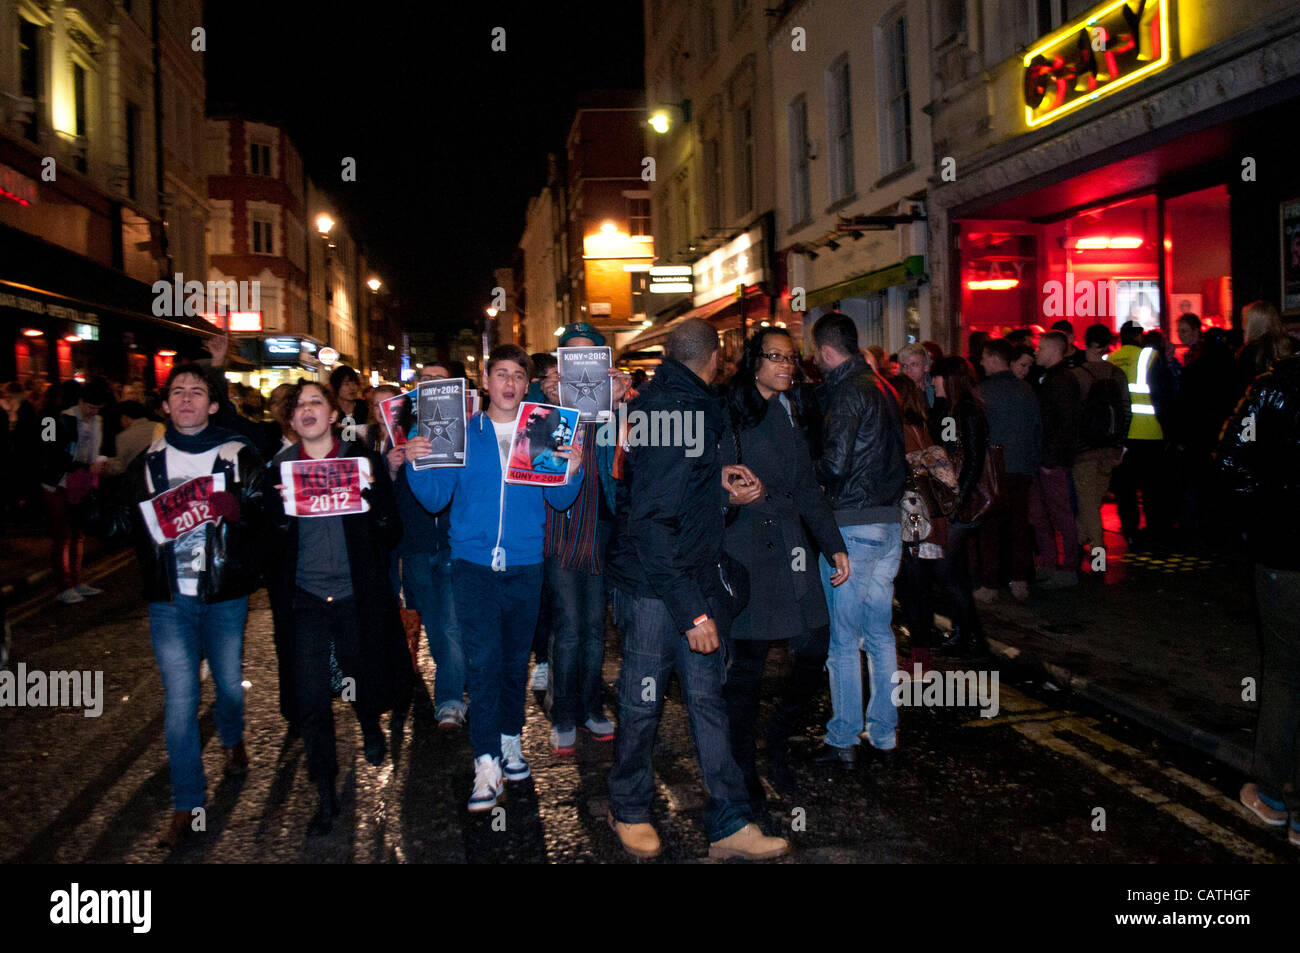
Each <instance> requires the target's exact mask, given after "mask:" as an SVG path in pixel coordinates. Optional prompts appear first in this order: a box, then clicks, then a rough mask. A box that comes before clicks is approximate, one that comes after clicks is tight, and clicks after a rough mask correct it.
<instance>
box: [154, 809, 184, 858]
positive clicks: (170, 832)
mask: <svg viewBox="0 0 1300 953" xmlns="http://www.w3.org/2000/svg"><path fill="white" fill-rule="evenodd" d="M189 832H190V812H189V811H172V819H171V823H170V824H168V825H167V830H165V831H163V835H162V837H160V838H158V846H159V847H169V848H172V849H175V848H177V847H179V846H180V843H181V841H183V840H185V836H186V835H187V834H189Z"/></svg>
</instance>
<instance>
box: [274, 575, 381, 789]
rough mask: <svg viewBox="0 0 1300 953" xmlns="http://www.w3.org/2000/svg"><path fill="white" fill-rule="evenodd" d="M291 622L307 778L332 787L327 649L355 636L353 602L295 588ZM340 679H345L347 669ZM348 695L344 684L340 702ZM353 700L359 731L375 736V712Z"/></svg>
mask: <svg viewBox="0 0 1300 953" xmlns="http://www.w3.org/2000/svg"><path fill="white" fill-rule="evenodd" d="M293 621H294V639H293V671H294V685H295V687H296V688H297V691H296V693H295V694H296V697H297V703H298V719H299V724H300V726H301V729H302V743H303V748H304V749H305V750H306V752H307V774H308V777H310V778H311V779H312V780H313V781H315V782H316V784H318V785H325V784H333V782H334V777H335V775H337V774H338V773H339V762H338V754H337V752H336V751H335V747H334V706H333V701H334V699H333V694H332V693H331V692H330V646H331V645H332V644H334V643H337V642H344V641H346V640H347V639H349V638H351V637H352V633H354V632H355V631H356V629H357V601H356V599H355V598H352V597H350V596H349V597H348V598H346V599H334V600H331V601H326V600H325V599H322V598H321V597H320V596H317V595H313V594H312V593H310V592H307V591H305V590H303V589H298V588H296V587H295V589H294V592H293ZM340 662H342V659H340ZM343 675H344V678H345V679H346V678H347V675H348V672H347V670H346V667H345V668H344V672H343ZM355 687H356V686H355V685H354V686H353V688H354V689H355ZM347 692H348V683H347V682H346V681H345V682H344V697H345V698H346V697H348V695H347ZM354 697H355V699H356V700H355V701H353V704H352V708H353V710H354V711H355V712H356V714H357V720H358V721H359V722H360V723H361V729H362V731H364V732H374V731H378V730H379V715H380V712H378V711H373V710H370V709H368V708H366V707H365V693H364V692H362V691H359V690H357V691H356V694H355V696H354Z"/></svg>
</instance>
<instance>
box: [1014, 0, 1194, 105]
mask: <svg viewBox="0 0 1300 953" xmlns="http://www.w3.org/2000/svg"><path fill="white" fill-rule="evenodd" d="M1172 2H1173V0H1120V2H1117V3H1108V4H1105V5H1104V6H1100V7H1098V8H1097V9H1096V10H1094V11H1093V12H1091V13H1089V14H1088V15H1087V16H1086V17H1085V18H1084V19H1083V20H1082V21H1077V22H1075V23H1074V24H1071V25H1070V26H1067V27H1064V28H1063V29H1061V30H1058V31H1057V32H1056V33H1053V34H1052V35H1051V36H1049V37H1047V38H1046V39H1045V40H1044V41H1043V42H1041V43H1039V44H1038V45H1036V46H1035V47H1033V48H1032V49H1030V51H1029V52H1028V53H1026V54H1025V71H1024V97H1025V121H1026V122H1027V123H1028V124H1029V126H1030V127H1031V128H1035V127H1038V126H1042V125H1044V124H1046V123H1049V122H1053V121H1055V120H1057V119H1060V118H1061V117H1062V116H1064V115H1066V114H1067V113H1070V112H1073V111H1074V110H1075V109H1078V108H1080V107H1082V106H1086V105H1088V104H1089V103H1093V102H1096V101H1097V100H1099V99H1103V98H1105V97H1106V96H1109V95H1110V94H1111V93H1114V92H1116V91H1118V90H1120V89H1123V88H1124V87H1125V86H1130V85H1132V84H1133V83H1136V82H1137V81H1138V80H1140V79H1142V78H1143V77H1146V76H1150V75H1151V74H1152V73H1155V72H1157V71H1159V70H1161V69H1164V67H1165V66H1167V65H1168V64H1169V58H1170V53H1169V4H1170V3H1172Z"/></svg>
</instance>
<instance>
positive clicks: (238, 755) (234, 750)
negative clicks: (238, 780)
mask: <svg viewBox="0 0 1300 953" xmlns="http://www.w3.org/2000/svg"><path fill="white" fill-rule="evenodd" d="M221 750H222V751H224V752H225V753H226V774H227V775H229V776H237V775H241V774H247V773H248V752H247V751H245V750H244V743H243V742H242V741H241V742H239V744H237V745H234V746H233V747H230V748H222V749H221Z"/></svg>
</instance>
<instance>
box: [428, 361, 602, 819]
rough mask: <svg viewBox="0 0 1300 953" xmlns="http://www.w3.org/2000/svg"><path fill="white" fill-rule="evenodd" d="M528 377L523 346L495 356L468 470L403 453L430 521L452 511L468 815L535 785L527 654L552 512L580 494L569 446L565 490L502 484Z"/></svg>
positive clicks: (472, 426)
mask: <svg viewBox="0 0 1300 953" xmlns="http://www.w3.org/2000/svg"><path fill="white" fill-rule="evenodd" d="M529 370H530V368H529V362H528V355H527V354H526V353H525V352H524V350H523V348H520V347H517V346H516V345H513V344H502V345H500V346H499V347H496V348H494V349H493V350H492V353H491V354H489V355H488V360H487V366H486V369H485V376H484V379H483V390H484V391H485V392H486V396H487V400H488V406H487V409H486V410H485V411H482V412H480V413H477V414H475V415H474V416H473V417H471V418H470V421H469V425H468V427H467V428H466V429H467V431H468V433H467V437H466V456H467V458H468V459H467V462H466V465H465V466H463V467H443V468H435V469H430V470H416V469H415V468H414V467H412V466H411V464H410V463H409V461H411V460H416V459H419V458H420V457H422V456H425V455H426V454H428V453H429V452H430V451H431V449H432V447H431V445H430V443H429V441H428V439H427V438H425V437H418V436H417V437H412V438H411V439H410V440H408V441H407V443H406V459H407V461H408V463H407V480H408V482H409V484H410V487H411V490H412V492H413V493H414V494H415V497H416V499H418V500H419V501H420V503H421V504H422V505H423V506H424V507H425V508H426V509H427V510H429V511H430V512H431V513H436V512H438V511H439V510H441V509H442V508H443V507H445V506H446V505H447V504H448V502H450V503H451V526H450V529H449V534H448V535H449V537H450V540H451V558H452V583H453V586H454V591H455V600H456V617H457V619H458V620H459V622H460V628H461V638H462V640H463V642H464V646H465V656H466V661H467V663H468V679H467V681H468V689H469V697H470V699H471V701H472V702H473V705H474V712H475V714H474V717H473V718H471V719H470V723H469V734H470V742H471V744H473V746H474V790H473V792H472V793H471V794H470V799H469V809H470V810H471V811H487V810H490V809H491V808H493V807H495V806H496V803H497V800H498V799H499V798H500V796H501V787H502V778H503V775H504V778H505V780H508V781H522V780H524V779H525V778H527V777H528V775H529V770H528V762H527V761H525V760H524V756H523V751H522V745H521V734H522V732H523V727H524V703H525V700H526V688H525V683H526V681H527V677H528V652H529V649H530V647H531V646H532V641H533V631H534V629H535V627H536V625H537V609H538V605H539V604H540V602H541V597H542V537H543V535H544V529H545V525H546V505H547V504H550V506H551V507H552V509H556V510H567V509H568V508H569V507H570V506H572V505H573V501H574V500H575V499H577V496H578V491H579V490H580V489H581V487H582V467H581V465H580V461H581V454H580V453H579V454H572V453H571V450H572V447H570V446H569V445H567V444H566V445H565V446H563V447H560V448H559V450H557V451H556V452H555V456H557V457H562V458H564V459H567V460H568V461H569V463H568V468H569V469H568V472H569V480H568V483H566V484H565V485H564V486H552V487H540V486H523V485H519V484H513V483H512V484H507V483H506V482H505V471H506V460H507V458H508V457H509V454H510V441H511V438H512V437H513V436H514V429H515V417H516V415H517V413H518V410H519V404H520V402H521V401H522V400H523V399H524V394H525V393H526V392H527V390H528V379H529Z"/></svg>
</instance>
